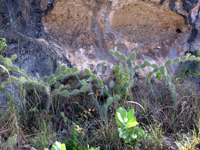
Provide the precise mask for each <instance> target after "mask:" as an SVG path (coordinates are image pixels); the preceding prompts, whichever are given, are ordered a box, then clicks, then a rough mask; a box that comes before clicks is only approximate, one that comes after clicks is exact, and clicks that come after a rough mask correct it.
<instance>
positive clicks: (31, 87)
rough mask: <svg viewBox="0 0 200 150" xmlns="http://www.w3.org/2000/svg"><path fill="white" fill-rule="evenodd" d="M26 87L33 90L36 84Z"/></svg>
mask: <svg viewBox="0 0 200 150" xmlns="http://www.w3.org/2000/svg"><path fill="white" fill-rule="evenodd" d="M26 88H27V89H28V90H33V89H34V86H33V85H28V86H27V87H26Z"/></svg>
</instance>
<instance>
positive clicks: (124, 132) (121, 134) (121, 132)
mask: <svg viewBox="0 0 200 150" xmlns="http://www.w3.org/2000/svg"><path fill="white" fill-rule="evenodd" d="M117 131H118V132H119V137H120V138H123V139H126V138H127V137H128V136H129V132H128V131H127V130H125V129H122V128H118V130H117Z"/></svg>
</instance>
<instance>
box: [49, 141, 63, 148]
mask: <svg viewBox="0 0 200 150" xmlns="http://www.w3.org/2000/svg"><path fill="white" fill-rule="evenodd" d="M51 150H66V147H65V144H61V143H60V142H58V141H56V142H55V143H54V144H53V145H52V148H51Z"/></svg>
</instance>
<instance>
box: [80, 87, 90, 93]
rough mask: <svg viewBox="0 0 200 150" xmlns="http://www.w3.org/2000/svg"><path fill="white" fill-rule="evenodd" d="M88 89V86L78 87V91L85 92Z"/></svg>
mask: <svg viewBox="0 0 200 150" xmlns="http://www.w3.org/2000/svg"><path fill="white" fill-rule="evenodd" d="M87 90H88V87H87V86H82V87H81V89H80V92H83V93H84V92H86V91H87Z"/></svg>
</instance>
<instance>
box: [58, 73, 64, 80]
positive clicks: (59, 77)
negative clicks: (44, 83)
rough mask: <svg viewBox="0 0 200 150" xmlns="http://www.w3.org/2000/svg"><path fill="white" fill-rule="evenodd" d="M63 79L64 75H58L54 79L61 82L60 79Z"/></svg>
mask: <svg viewBox="0 0 200 150" xmlns="http://www.w3.org/2000/svg"><path fill="white" fill-rule="evenodd" d="M64 78H65V75H63V74H61V75H59V76H58V77H57V78H56V79H58V80H62V79H64Z"/></svg>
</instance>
